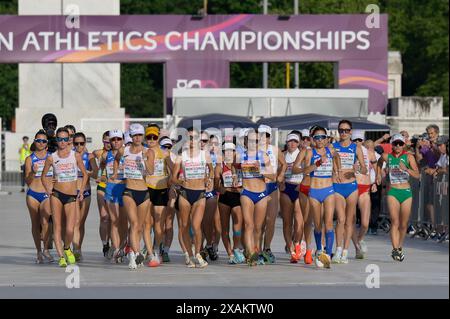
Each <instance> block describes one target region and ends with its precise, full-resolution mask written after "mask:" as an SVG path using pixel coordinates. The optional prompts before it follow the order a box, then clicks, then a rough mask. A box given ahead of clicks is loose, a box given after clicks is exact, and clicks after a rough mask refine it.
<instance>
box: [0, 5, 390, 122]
mask: <svg viewBox="0 0 450 319" xmlns="http://www.w3.org/2000/svg"><path fill="white" fill-rule="evenodd" d="M367 18H368V16H367V15H298V16H291V17H289V18H288V19H280V18H279V17H278V16H272V15H268V16H267V15H266V16H263V15H249V14H239V15H210V16H207V17H204V18H200V19H199V18H194V17H191V16H183V15H122V16H82V17H80V20H79V22H80V24H79V28H76V27H73V26H72V25H71V24H70V21H68V20H70V19H67V18H66V17H64V16H7V15H4V16H0V63H26V62H32V63H95V62H124V63H125V62H126V63H153V62H158V63H166V90H167V91H166V96H167V98H168V101H169V103H168V110H167V112H168V113H170V112H171V103H170V100H171V96H172V89H173V88H177V87H178V88H182V87H189V88H197V87H202V88H227V87H229V80H230V79H229V63H230V62H303V61H305V62H336V63H337V65H338V69H339V74H338V83H339V88H358V89H361V88H366V89H368V90H369V112H381V113H383V112H384V110H385V107H386V103H387V88H388V80H387V58H388V41H387V16H386V15H380V24H379V26H376V27H373V26H372V25H368V24H367V23H366V21H367ZM68 22H69V23H68Z"/></svg>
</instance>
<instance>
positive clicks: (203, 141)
mask: <svg viewBox="0 0 450 319" xmlns="http://www.w3.org/2000/svg"><path fill="white" fill-rule="evenodd" d="M200 141H201V142H202V143H208V142H209V140H200Z"/></svg>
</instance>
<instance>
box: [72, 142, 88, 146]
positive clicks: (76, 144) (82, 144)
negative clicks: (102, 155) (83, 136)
mask: <svg viewBox="0 0 450 319" xmlns="http://www.w3.org/2000/svg"><path fill="white" fill-rule="evenodd" d="M85 144H86V142H74V143H73V145H75V146H84V145H85Z"/></svg>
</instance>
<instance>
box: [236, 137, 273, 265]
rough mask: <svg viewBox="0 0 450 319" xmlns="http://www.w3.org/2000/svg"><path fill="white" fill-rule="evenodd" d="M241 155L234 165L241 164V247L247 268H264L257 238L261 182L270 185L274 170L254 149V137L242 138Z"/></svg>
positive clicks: (262, 214) (263, 195)
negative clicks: (242, 236) (256, 266)
mask: <svg viewBox="0 0 450 319" xmlns="http://www.w3.org/2000/svg"><path fill="white" fill-rule="evenodd" d="M244 145H245V151H243V152H238V153H237V156H236V162H237V163H238V164H241V170H242V179H243V181H242V186H243V190H242V192H241V199H240V200H241V207H242V214H243V218H244V224H245V227H244V245H245V250H246V254H247V263H248V264H249V265H250V266H254V265H256V264H259V265H264V264H265V261H264V260H265V258H264V256H263V254H262V251H261V238H262V232H263V226H264V222H265V220H266V210H267V198H268V196H267V189H266V182H265V179H268V180H271V181H274V180H275V178H276V172H275V169H274V168H273V167H272V165H271V163H270V158H269V156H268V155H267V153H266V152H264V151H261V150H259V149H258V133H256V132H254V131H253V132H252V131H250V132H248V133H247V136H246V137H245V138H244Z"/></svg>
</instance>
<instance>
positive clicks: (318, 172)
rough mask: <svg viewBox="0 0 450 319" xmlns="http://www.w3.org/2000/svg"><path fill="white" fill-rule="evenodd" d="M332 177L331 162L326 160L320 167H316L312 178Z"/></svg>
mask: <svg viewBox="0 0 450 319" xmlns="http://www.w3.org/2000/svg"><path fill="white" fill-rule="evenodd" d="M332 175H333V162H332V161H331V160H330V159H328V158H327V159H326V162H322V165H320V166H319V167H316V169H315V170H314V176H317V177H330V176H332Z"/></svg>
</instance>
